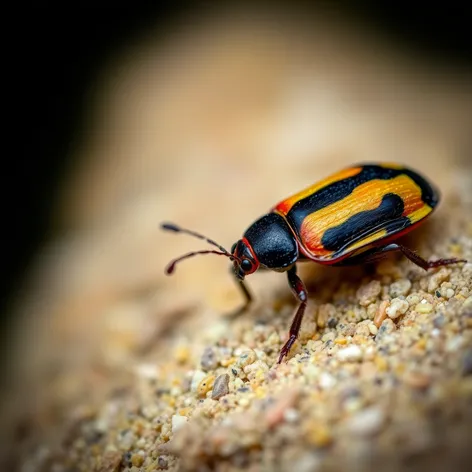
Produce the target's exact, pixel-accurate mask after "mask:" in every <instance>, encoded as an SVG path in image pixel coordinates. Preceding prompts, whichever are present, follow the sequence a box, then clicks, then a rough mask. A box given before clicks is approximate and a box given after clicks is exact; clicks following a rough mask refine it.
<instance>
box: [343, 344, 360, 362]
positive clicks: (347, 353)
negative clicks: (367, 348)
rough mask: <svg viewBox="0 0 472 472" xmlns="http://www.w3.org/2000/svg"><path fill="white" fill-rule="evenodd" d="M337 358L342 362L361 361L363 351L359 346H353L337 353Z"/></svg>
mask: <svg viewBox="0 0 472 472" xmlns="http://www.w3.org/2000/svg"><path fill="white" fill-rule="evenodd" d="M337 358H338V359H339V360H340V361H348V362H354V361H360V360H361V359H362V349H361V348H360V347H359V346H356V345H355V344H353V345H352V346H348V347H346V348H344V349H341V350H339V351H338V353H337Z"/></svg>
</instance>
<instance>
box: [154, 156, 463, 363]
mask: <svg viewBox="0 0 472 472" xmlns="http://www.w3.org/2000/svg"><path fill="white" fill-rule="evenodd" d="M439 199H440V194H439V191H438V190H437V189H436V188H435V187H434V185H433V184H431V183H430V182H428V180H426V179H425V178H424V177H423V176H421V175H420V174H419V173H418V172H416V171H414V170H412V169H410V168H407V167H405V166H402V165H399V164H393V163H362V164H358V165H354V166H352V167H348V168H346V169H344V170H341V171H340V172H337V173H335V174H333V175H331V176H329V177H327V178H325V179H323V180H321V181H320V182H318V183H315V184H314V185H311V186H310V187H308V188H306V189H305V190H302V191H301V192H299V193H296V194H294V195H292V196H291V197H289V198H286V199H285V200H282V201H281V202H279V203H278V204H277V205H275V206H274V207H273V208H272V209H271V210H270V211H269V212H268V213H267V214H265V215H263V216H262V217H260V218H259V219H258V220H256V221H255V222H254V223H253V224H252V225H251V226H249V228H247V229H246V231H245V232H244V234H243V237H242V238H241V239H240V240H239V241H237V242H236V243H235V244H234V245H233V246H232V248H231V251H227V250H226V249H225V248H224V247H222V246H220V245H219V244H217V243H216V242H215V241H213V240H212V239H209V238H207V237H205V236H203V235H201V234H199V233H196V232H195V231H191V230H188V229H184V228H181V227H179V226H177V225H174V224H171V223H164V224H162V226H161V227H162V229H164V230H167V231H174V232H180V233H187V234H190V235H192V236H194V237H197V238H199V239H203V240H205V241H206V242H207V243H209V244H211V245H213V246H216V247H217V248H218V251H216V250H205V251H196V252H191V253H188V254H185V255H183V256H181V257H179V258H177V259H174V260H172V261H171V262H170V263H169V265H168V266H167V267H166V273H167V274H168V275H169V274H172V273H173V272H174V269H175V265H176V264H177V263H178V262H180V261H181V260H183V259H187V258H189V257H193V256H195V255H197V254H218V255H223V256H226V257H228V258H229V259H230V260H231V261H232V263H233V265H232V272H233V274H234V277H235V279H236V281H237V284H238V286H239V287H240V289H241V291H242V294H243V296H244V299H245V303H244V305H243V306H242V307H241V308H240V309H239V310H238V313H241V312H243V311H244V310H246V309H247V308H248V307H249V305H250V304H251V301H252V296H251V294H250V292H249V290H248V289H247V287H246V285H245V283H244V280H245V277H246V276H247V275H250V274H252V273H254V272H255V271H256V270H258V269H259V268H262V269H269V270H273V271H276V272H286V273H287V278H288V283H289V286H290V288H291V290H292V292H293V294H294V295H295V297H296V298H297V300H298V301H299V305H298V308H297V310H296V312H295V315H294V317H293V321H292V324H291V326H290V330H289V337H288V340H287V342H286V343H285V344H284V346H283V347H282V349H281V351H280V355H279V359H278V363H280V362H282V360H283V358H284V357H286V356H287V355H288V353H289V352H290V348H291V347H292V345H293V344H294V342H295V340H296V339H297V337H298V333H299V331H300V326H301V323H302V319H303V315H304V313H305V308H306V305H307V299H308V293H307V290H306V288H305V285H304V283H303V282H302V280H301V279H300V278H299V276H298V275H297V265H296V263H297V262H303V261H312V262H316V263H318V264H323V265H330V266H345V265H355V264H362V263H368V262H372V261H375V260H376V259H378V258H379V257H382V256H383V255H384V254H385V253H387V252H392V251H399V252H401V253H402V254H403V255H404V256H406V257H407V258H408V259H409V260H410V261H411V262H413V263H414V264H416V265H417V266H419V267H421V268H422V269H425V270H428V269H432V268H434V267H440V266H445V265H449V264H456V263H459V262H467V261H466V260H464V259H455V258H453V259H438V260H434V261H428V260H426V259H423V258H422V257H421V256H419V255H418V254H417V253H416V252H414V251H412V250H411V249H409V248H407V247H405V246H403V245H402V244H399V243H398V242H394V241H395V240H396V239H398V238H399V237H400V236H403V235H404V234H406V233H408V232H410V231H412V230H413V229H414V228H416V227H417V226H418V225H419V224H421V223H423V222H424V220H425V219H426V218H427V217H428V216H429V215H430V214H431V213H432V211H433V210H434V209H435V207H436V206H437V204H438V203H439Z"/></svg>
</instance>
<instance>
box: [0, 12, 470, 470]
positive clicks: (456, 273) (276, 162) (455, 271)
mask: <svg viewBox="0 0 472 472" xmlns="http://www.w3.org/2000/svg"><path fill="white" fill-rule="evenodd" d="M221 21H223V20H221ZM224 21H227V23H228V28H227V29H225V28H221V29H218V31H219V33H215V34H222V33H221V31H224V34H223V37H219V36H217V37H216V38H215V36H214V34H207V35H203V39H202V37H200V40H199V41H193V38H192V37H191V36H190V39H189V37H187V38H186V39H185V38H184V39H182V40H180V41H181V43H186V41H187V42H188V43H189V44H187V45H186V46H185V44H184V46H185V47H183V52H181V53H180V55H179V57H182V64H180V67H175V68H174V69H173V67H172V66H173V64H174V63H172V62H169V61H167V62H166V58H165V57H164V58H162V57H161V56H158V54H157V53H156V57H159V59H160V60H157V61H156V62H157V64H158V65H159V67H161V64H164V68H163V70H164V72H165V74H164V73H163V71H162V70H161V69H159V67H157V68H155V67H154V65H152V64H151V65H149V64H147V63H145V64H141V65H140V64H139V63H132V65H131V66H130V65H128V66H127V67H126V68H123V70H126V71H138V72H137V73H136V76H132V77H131V78H129V77H128V78H127V79H126V77H124V78H123V81H122V82H120V84H119V86H118V85H117V86H116V87H115V88H113V87H110V89H113V90H115V91H116V93H117V95H118V98H116V99H115V100H116V102H117V104H115V105H114V107H112V109H111V113H110V116H112V117H113V119H111V118H110V119H109V120H108V121H107V120H105V125H103V126H104V127H105V129H104V130H102V134H103V136H104V137H103V138H102V140H100V139H97V142H96V143H95V146H96V147H93V146H91V148H90V149H88V154H87V157H88V159H89V161H88V164H84V165H83V168H81V169H79V170H77V172H76V173H74V179H72V180H73V181H74V182H73V183H72V184H71V189H69V190H68V193H67V198H64V201H65V202H66V204H65V209H63V211H64V214H65V215H66V217H65V223H64V225H65V227H67V228H68V229H69V230H70V233H69V235H68V236H66V237H64V238H63V239H60V240H59V241H57V242H56V243H54V244H52V247H51V248H50V249H49V252H46V253H45V254H46V257H43V258H42V259H41V260H40V261H39V262H38V265H37V267H36V271H35V276H34V277H33V281H32V283H31V289H30V291H29V292H27V291H26V290H25V291H24V293H25V298H24V299H22V300H21V301H20V302H21V303H19V306H20V308H19V310H18V319H19V320H20V322H19V324H18V327H17V337H18V342H17V344H18V353H17V354H16V357H17V361H16V363H15V364H14V369H13V373H14V375H12V378H11V381H10V382H9V387H10V388H9V392H8V393H9V394H8V395H7V394H5V399H4V401H3V404H2V407H3V408H2V412H1V413H2V419H3V421H2V433H3V434H4V436H2V438H1V446H2V448H3V449H4V450H3V451H2V460H3V461H4V462H3V463H2V464H1V467H0V468H1V469H2V470H8V471H14V470H21V472H36V471H39V472H49V471H52V472H72V471H74V472H78V471H87V472H88V471H96V472H130V471H132V472H138V471H139V472H151V471H157V470H168V471H174V472H175V471H189V472H190V471H195V472H207V471H213V470H215V471H218V472H220V471H221V472H233V471H234V472H235V471H240V470H246V471H250V472H258V471H263V472H266V471H267V472H271V471H275V472H277V471H281V472H282V471H287V470H289V471H297V472H312V471H320V472H323V471H329V472H331V471H332V472H335V471H343V470H352V471H366V470H382V471H390V470H392V471H393V470H412V471H413V470H414V471H422V470H425V471H426V470H428V471H442V470H447V469H451V470H453V469H454V468H458V467H459V466H463V464H464V463H466V464H467V461H468V462H469V463H470V460H471V458H472V457H471V456H472V451H470V444H469V443H470V437H471V429H472V262H471V261H472V212H471V208H472V206H471V205H472V201H471V195H472V191H471V189H472V181H471V179H472V169H471V162H470V159H468V158H467V156H466V157H464V155H463V154H461V153H454V152H452V150H451V149H452V148H451V146H450V143H451V142H453V143H454V149H470V136H469V131H468V130H469V129H470V124H471V123H472V117H471V116H470V110H471V109H472V106H471V104H470V97H472V94H471V93H470V89H469V88H468V87H469V86H468V82H467V81H464V83H465V82H467V83H466V84H465V85H464V84H462V85H461V83H460V81H459V80H456V81H454V80H452V84H453V86H451V84H450V83H449V85H448V81H447V80H446V77H447V76H446V75H443V76H441V77H443V79H442V80H441V81H440V82H441V83H440V84H439V88H437V89H436V88H435V87H438V84H432V83H431V82H429V81H430V80H431V77H434V76H435V74H431V73H430V71H429V70H428V69H426V72H425V71H424V70H423V71H419V70H418V69H414V67H413V65H412V64H411V62H409V61H402V60H401V59H399V58H398V57H396V56H395V55H393V56H392V59H391V60H388V59H386V58H387V57H389V56H388V55H387V54H386V53H385V54H384V53H382V54H379V51H378V50H377V49H375V47H373V46H372V45H373V44H376V42H375V41H366V42H363V41H361V40H359V44H358V45H357V46H356V41H355V35H354V36H353V35H352V34H350V33H349V32H347V33H346V34H345V35H344V36H343V35H342V34H341V35H340V36H339V37H338V36H337V34H338V33H339V31H338V30H336V31H337V33H336V34H335V37H336V39H335V40H332V37H331V40H326V41H323V39H325V36H324V35H325V34H326V28H325V29H323V28H310V29H309V30H310V34H311V32H312V31H315V33H316V35H319V37H318V39H319V40H316V39H317V37H316V35H315V38H314V39H313V38H312V39H313V40H311V41H309V40H307V38H308V36H303V34H301V30H302V28H301V27H296V28H295V30H291V29H290V28H291V27H286V29H284V28H282V26H280V25H282V24H283V23H282V22H279V23H278V27H277V28H275V29H271V28H268V29H264V25H262V27H261V25H259V24H257V22H256V23H255V25H253V26H252V27H251V25H250V24H249V26H248V25H245V26H244V27H243V29H240V26H239V24H238V25H236V26H235V24H234V23H232V22H231V21H228V19H226V20H224ZM280 21H282V20H280ZM297 26H298V25H297ZM292 27H293V25H292ZM244 28H249V29H250V33H251V34H249V37H250V38H251V41H252V42H253V44H254V45H255V46H256V47H255V48H247V47H245V46H244V45H245V44H246V43H245V42H244V41H246V39H247V37H248V34H247V29H244ZM251 28H253V29H251ZM274 31H275V33H274ZM294 31H295V32H296V34H294ZM287 33H288V34H287ZM304 34H305V35H307V34H308V33H306V31H305V33H304ZM299 37H300V38H302V39H303V41H302V40H298V39H287V38H299ZM327 37H328V39H329V35H328V36H327ZM205 38H206V39H205ZM208 38H209V39H210V40H209V41H208V42H206V41H207V40H208ZM281 38H282V39H281ZM283 38H285V39H283ZM215 45H216V46H217V47H218V48H220V49H218V50H219V51H223V52H225V51H229V52H228V53H226V54H214V47H215ZM268 45H269V46H270V47H269V46H268ZM309 45H316V48H315V50H314V51H311V50H307V47H308V46H309ZM179 47H182V45H180V46H179ZM371 47H373V49H369V48H371ZM379 47H380V46H379ZM194 48H200V49H198V52H199V53H198V54H195V50H194ZM225 48H226V49H225ZM284 48H286V49H287V50H288V51H295V50H296V51H297V52H298V54H299V55H300V56H296V55H290V57H291V58H296V59H299V60H300V64H301V65H300V64H296V63H295V64H293V63H291V62H286V61H285V59H283V58H284V57H285V56H283V57H282V56H281V55H280V51H281V50H285V49H284ZM304 48H305V49H304ZM323 48H325V49H323ZM308 49H309V48H308ZM173 52H174V54H175V51H174V50H173ZM137 56H138V57H140V58H141V57H145V58H149V57H151V55H149V54H148V55H146V54H142V55H139V54H138V55H137ZM189 57H191V58H192V61H190V62H189V60H188V58H189ZM324 58H329V64H327V63H325V62H324ZM133 60H134V59H133ZM199 61H201V62H199ZM188 64H191V67H192V69H191V73H189V74H182V73H181V70H182V67H183V65H185V66H186V67H187V65H188ZM307 64H314V67H313V68H310V67H308V66H307ZM332 64H338V65H339V67H338V68H336V66H332V68H331V69H330V67H331V66H330V65H332ZM371 64H376V67H373V68H372V67H370V66H371ZM143 65H144V66H145V67H142V66H143ZM174 65H175V64H174ZM414 65H415V67H416V62H415V64H414ZM140 66H141V67H142V69H140ZM177 66H179V64H178V63H177ZM300 67H301V68H300ZM412 67H413V68H412ZM208 71H210V73H208ZM346 71H349V73H346ZM249 72H251V74H252V75H251V80H246V79H247V76H248V73H249ZM301 72H303V73H301ZM122 73H123V74H124V72H123V71H122ZM133 73H134V72H133ZM140 74H142V75H140ZM152 74H154V75H153V77H154V79H155V80H149V77H150V75H152ZM166 74H167V75H166ZM172 74H176V75H172ZM422 74H423V75H422ZM115 75H119V74H115ZM112 76H113V74H112ZM391 77H394V78H395V81H394V83H393V82H392V81H391ZM282 79H284V80H285V82H283V84H282V85H281V83H280V81H282ZM123 84H124V85H123ZM150 84H152V86H155V87H156V90H157V92H156V95H155V96H154V95H153V91H152V90H151V89H150V87H151V85H150ZM120 87H124V90H125V92H124V93H123V90H121V89H120ZM126 87H130V88H131V87H134V88H133V90H135V92H136V93H135V95H133V94H130V93H128V89H127V88H126ZM107 90H108V89H107ZM120 90H121V92H122V95H120ZM235 90H237V91H238V93H235V94H234V95H231V93H229V91H235ZM438 90H439V92H440V93H436V92H437V91H438ZM143 91H144V92H143ZM163 91H164V92H163ZM175 91H177V92H178V93H174V92H175ZM141 93H143V95H142V96H141V95H140V94H141ZM359 97H362V99H360V98H359ZM119 110H122V111H121V113H120V112H119ZM100 116H101V115H100ZM107 116H108V115H107ZM137 117H138V118H139V120H138V119H137ZM120 120H121V121H120ZM126 120H129V121H126ZM133 120H136V121H133ZM186 120H188V121H186ZM136 123H139V126H138V125H137V124H136ZM147 126H148V127H147ZM123 130H126V133H123ZM183 136H185V139H183V138H182V137H183ZM120 139H121V140H122V141H119V140H120ZM147 140H149V141H147ZM152 140H155V142H154V141H152ZM189 149H191V152H190V151H189ZM109 156H113V160H108V157H109ZM130 156H132V157H130ZM149 156H153V157H152V159H151V158H150V157H149ZM154 156H166V157H165V158H162V159H157V158H154ZM372 156H374V157H372ZM146 159H148V160H146ZM377 159H378V160H384V161H385V160H388V161H392V160H393V161H399V162H404V163H408V164H410V165H411V166H412V167H414V168H416V169H417V170H419V171H421V172H422V173H425V174H426V175H427V176H428V177H429V178H431V180H432V181H433V182H435V184H436V185H438V186H439V188H441V191H442V194H443V201H442V202H441V206H440V208H439V209H438V211H437V212H435V214H434V215H432V217H431V218H430V220H429V221H428V222H427V223H425V225H424V226H422V227H421V228H419V229H418V230H417V231H415V232H414V235H413V236H412V237H409V238H408V239H407V240H406V241H405V244H407V245H408V246H410V247H412V248H413V249H415V250H418V252H419V253H420V254H421V255H423V256H424V257H426V258H431V259H435V258H448V257H459V258H464V259H467V260H469V262H468V263H467V264H458V265H455V266H449V267H444V268H440V269H434V270H431V271H428V272H427V273H426V272H425V271H423V270H422V269H420V268H418V267H416V266H414V265H413V264H412V263H411V262H409V261H407V260H405V259H404V258H401V257H396V256H395V255H391V256H389V257H387V258H385V260H382V261H380V262H379V263H377V264H375V265H373V266H369V267H353V268H342V269H341V268H340V269H335V268H323V267H318V266H315V265H309V264H306V265H302V266H301V267H300V271H299V273H300V275H301V278H302V279H303V280H304V282H305V283H306V285H307V289H308V292H309V298H308V307H307V310H306V315H305V319H304V321H303V325H302V329H301V333H300V338H299V340H298V341H297V342H296V343H295V345H294V346H293V348H292V351H291V352H290V355H289V356H288V359H287V361H286V362H283V363H282V364H281V365H277V364H276V361H277V358H278V354H279V350H280V348H281V347H282V345H283V344H284V342H285V341H286V337H287V331H288V327H289V325H290V321H291V317H292V315H293V313H294V311H295V309H296V303H295V300H294V299H293V297H292V295H291V293H290V290H289V288H288V286H287V284H286V279H285V276H284V274H273V273H268V274H260V275H254V276H251V278H248V284H249V285H250V287H251V289H252V291H253V292H254V293H255V294H256V302H255V304H254V305H253V306H252V307H251V308H250V309H249V310H248V312H247V313H245V314H243V315H242V316H240V317H239V318H237V319H228V318H226V317H225V316H224V313H225V312H229V311H231V309H234V307H235V306H236V305H237V304H238V303H240V302H241V300H240V297H239V293H238V292H237V291H236V289H235V288H234V287H233V286H232V285H231V280H230V278H229V277H228V274H227V269H226V267H225V264H224V262H227V261H221V260H220V259H222V258H217V257H214V258H211V257H208V258H206V259H203V258H202V259H201V260H200V261H198V262H197V261H196V260H195V261H193V262H188V264H187V265H184V264H182V267H179V268H178V270H177V273H176V274H175V275H174V276H173V277H170V278H166V277H165V276H164V273H163V268H164V266H165V264H166V263H167V262H168V260H169V259H170V258H171V257H173V256H175V255H179V254H181V253H183V252H186V251H187V250H193V249H195V244H196V243H195V241H194V240H190V241H189V240H187V238H185V237H176V236H174V235H169V234H160V233H159V234H157V233H158V229H157V228H158V223H159V221H161V220H175V221H176V222H177V223H179V224H182V225H185V226H187V227H190V228H192V229H195V230H200V231H204V232H207V233H208V235H209V236H211V237H215V239H217V240H218V241H219V242H220V241H221V242H223V241H225V244H226V243H227V242H229V244H231V242H234V240H235V239H236V238H238V237H239V235H240V234H241V233H242V231H243V230H244V229H245V227H246V226H247V225H248V224H250V222H251V221H252V219H254V218H256V217H258V216H260V215H261V214H262V213H263V212H264V211H265V209H267V208H270V206H271V205H272V204H274V203H275V202H276V201H279V200H280V199H282V198H284V196H287V195H289V194H290V193H293V192H294V191H296V190H299V189H300V188H303V187H304V186H307V185H310V184H311V183H313V182H314V181H316V180H318V179H321V178H322V177H325V176H326V175H328V174H329V173H331V172H334V171H336V170H339V169H340V168H343V167H345V166H348V165H351V164H352V163H353V162H357V161H363V160H377ZM114 179H115V180H114ZM274 182H276V184H274ZM136 189H139V191H138V190H136ZM241 189H244V191H243V192H242V191H241ZM121 192H122V193H121ZM91 194H92V195H93V204H92V203H91V201H90V195H91ZM215 195H218V198H216V197H215ZM123 202H124V203H123ZM230 208H231V211H229V209H230ZM196 209H198V211H196ZM228 215H230V217H229V216H228ZM74 231H75V232H74ZM189 239H190V238H189ZM199 248H200V247H199ZM26 294H27V295H26ZM463 470H465V469H463Z"/></svg>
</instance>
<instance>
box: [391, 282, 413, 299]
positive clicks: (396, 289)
mask: <svg viewBox="0 0 472 472" xmlns="http://www.w3.org/2000/svg"><path fill="white" fill-rule="evenodd" d="M410 289H411V282H410V281H409V280H408V279H401V280H397V281H396V282H393V284H392V285H390V295H391V296H392V297H399V296H400V295H403V296H405V295H407V294H408V292H409V291H410Z"/></svg>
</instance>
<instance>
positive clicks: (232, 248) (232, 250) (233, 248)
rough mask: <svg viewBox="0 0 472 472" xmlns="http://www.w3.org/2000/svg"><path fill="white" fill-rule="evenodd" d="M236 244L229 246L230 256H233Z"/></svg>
mask: <svg viewBox="0 0 472 472" xmlns="http://www.w3.org/2000/svg"><path fill="white" fill-rule="evenodd" d="M237 244H238V243H234V244H233V245H232V246H231V254H234V250H235V249H236V246H237Z"/></svg>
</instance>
